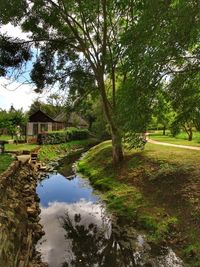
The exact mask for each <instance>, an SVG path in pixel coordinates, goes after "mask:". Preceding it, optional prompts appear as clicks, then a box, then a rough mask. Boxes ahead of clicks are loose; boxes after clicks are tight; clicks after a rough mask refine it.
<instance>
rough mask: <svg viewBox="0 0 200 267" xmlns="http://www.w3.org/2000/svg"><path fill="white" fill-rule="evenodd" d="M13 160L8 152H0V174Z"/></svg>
mask: <svg viewBox="0 0 200 267" xmlns="http://www.w3.org/2000/svg"><path fill="white" fill-rule="evenodd" d="M12 162H13V158H12V157H11V155H8V154H0V174H1V173H2V172H4V171H5V170H6V169H7V168H8V167H9V165H10V164H11V163H12Z"/></svg>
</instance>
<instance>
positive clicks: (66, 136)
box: [37, 128, 89, 145]
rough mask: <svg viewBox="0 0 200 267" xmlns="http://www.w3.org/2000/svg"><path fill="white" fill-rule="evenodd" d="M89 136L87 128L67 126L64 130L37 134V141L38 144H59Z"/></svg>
mask: <svg viewBox="0 0 200 267" xmlns="http://www.w3.org/2000/svg"><path fill="white" fill-rule="evenodd" d="M88 137H89V131H88V130H87V129H77V128H68V129H67V130H66V131H62V132H61V131H60V132H49V133H41V134H38V139H37V142H38V143H39V144H40V145H47V144H51V145H53V144H61V143H66V142H68V141H72V140H83V139H87V138H88Z"/></svg>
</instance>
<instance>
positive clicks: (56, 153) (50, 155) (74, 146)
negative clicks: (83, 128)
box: [38, 138, 97, 162]
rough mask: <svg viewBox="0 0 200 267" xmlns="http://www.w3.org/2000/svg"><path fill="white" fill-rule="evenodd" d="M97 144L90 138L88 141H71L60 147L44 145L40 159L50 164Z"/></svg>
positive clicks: (39, 155) (59, 145)
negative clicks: (68, 154) (72, 152)
mask: <svg viewBox="0 0 200 267" xmlns="http://www.w3.org/2000/svg"><path fill="white" fill-rule="evenodd" d="M96 143H97V140H96V139H93V138H90V139H86V140H76V141H70V142H67V143H64V144H58V145H42V146H41V148H40V150H39V153H38V158H39V160H41V161H43V162H49V161H52V160H56V159H58V158H59V157H61V156H64V155H66V154H67V153H70V152H71V151H75V150H78V149H83V148H87V147H88V146H91V145H93V144H96Z"/></svg>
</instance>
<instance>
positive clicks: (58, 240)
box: [36, 155, 183, 267]
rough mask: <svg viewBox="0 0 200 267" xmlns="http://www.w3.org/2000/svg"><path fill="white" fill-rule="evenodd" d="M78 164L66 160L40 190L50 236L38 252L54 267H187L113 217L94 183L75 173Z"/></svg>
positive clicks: (45, 230) (42, 242)
mask: <svg viewBox="0 0 200 267" xmlns="http://www.w3.org/2000/svg"><path fill="white" fill-rule="evenodd" d="M76 157H77V155H76ZM74 160H75V158H74V157H72V158H71V160H69V157H68V158H65V159H63V160H62V161H61V162H60V164H59V166H57V167H56V168H55V170H54V171H53V172H51V173H48V174H47V176H46V178H45V179H43V180H41V181H40V182H39V184H38V187H37V194H38V196H39V198H40V209H41V214H40V217H41V221H40V223H41V224H42V225H43V229H44V232H45V235H44V236H43V237H42V239H40V240H39V242H38V244H37V247H36V248H37V250H38V251H39V252H40V253H41V259H42V261H43V262H45V263H47V265H48V266H49V267H65V266H71V267H72V266H80V267H82V266H84V267H86V266H88V267H89V266H90V267H93V266H109V267H111V266H113V267H118V266H119V267H123V266H146V267H147V266H149V267H151V266H152V267H161V266H162V267H181V266H183V263H182V261H181V259H179V258H178V257H177V256H176V254H175V253H174V252H173V250H172V249H170V248H169V247H166V246H156V245H153V244H150V243H148V242H146V238H145V235H144V233H143V232H140V231H139V230H136V228H135V226H134V223H132V222H131V221H129V222H127V221H125V220H121V219H120V220H119V219H118V218H117V216H116V215H115V216H113V215H112V214H111V213H110V212H108V210H107V208H106V205H105V203H104V202H103V201H102V199H101V196H100V195H99V194H98V192H96V191H94V189H93V188H92V186H91V185H90V183H89V180H88V179H87V178H82V177H81V175H80V174H77V173H76V172H75V171H74V169H73V168H72V163H73V162H74ZM72 161H73V162H72Z"/></svg>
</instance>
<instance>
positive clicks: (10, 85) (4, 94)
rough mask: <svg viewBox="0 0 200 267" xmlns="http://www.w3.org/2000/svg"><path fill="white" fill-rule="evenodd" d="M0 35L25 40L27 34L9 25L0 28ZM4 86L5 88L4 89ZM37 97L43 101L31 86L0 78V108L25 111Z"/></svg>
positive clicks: (43, 98)
mask: <svg viewBox="0 0 200 267" xmlns="http://www.w3.org/2000/svg"><path fill="white" fill-rule="evenodd" d="M0 33H7V34H8V35H9V36H12V37H18V38H22V39H25V40H27V39H28V34H26V33H23V32H22V31H21V29H20V27H14V26H13V25H11V24H10V23H9V24H7V25H5V26H2V27H0ZM5 85H7V86H6V88H7V89H6V88H5ZM37 97H41V100H43V101H45V99H46V96H45V94H44V95H42V96H40V95H38V94H36V93H34V90H33V86H32V85H29V84H26V85H21V84H20V79H19V81H11V80H9V79H6V78H4V77H0V108H1V109H6V110H8V109H9V108H10V106H11V105H13V106H14V108H15V109H20V108H23V110H24V111H27V110H28V109H29V107H30V105H31V103H32V102H33V100H34V99H36V98H37Z"/></svg>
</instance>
